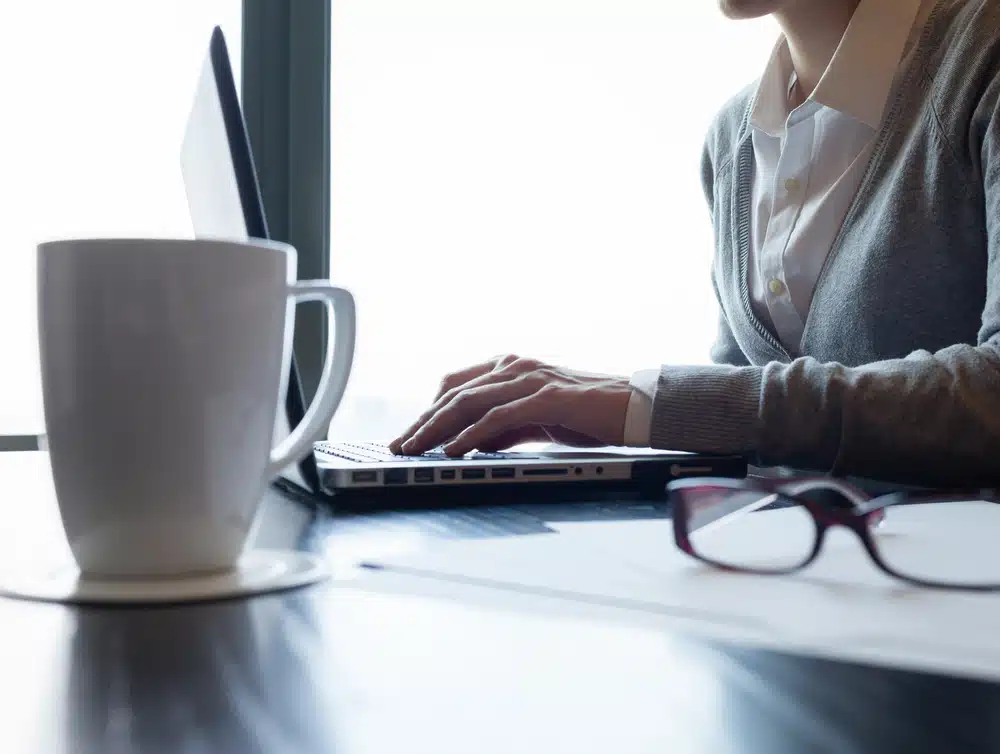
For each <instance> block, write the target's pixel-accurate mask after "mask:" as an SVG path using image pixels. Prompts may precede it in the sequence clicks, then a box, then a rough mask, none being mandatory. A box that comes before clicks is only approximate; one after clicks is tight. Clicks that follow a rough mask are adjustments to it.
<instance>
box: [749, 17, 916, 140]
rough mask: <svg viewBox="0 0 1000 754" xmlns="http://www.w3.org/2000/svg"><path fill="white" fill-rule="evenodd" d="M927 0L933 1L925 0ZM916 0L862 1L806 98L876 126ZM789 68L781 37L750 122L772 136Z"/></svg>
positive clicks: (777, 129)
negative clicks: (816, 83) (814, 89)
mask: <svg viewBox="0 0 1000 754" xmlns="http://www.w3.org/2000/svg"><path fill="white" fill-rule="evenodd" d="M925 3H926V4H927V5H931V4H932V3H930V2H928V0H925ZM920 10H921V0H861V3H860V4H859V5H858V8H857V10H856V11H855V12H854V15H853V16H852V17H851V22H850V24H849V25H848V27H847V31H845V32H844V36H843V38H842V39H841V40H840V45H839V46H838V47H837V50H836V52H835V53H834V55H833V58H832V59H831V60H830V64H829V65H828V66H827V69H826V71H825V72H824V73H823V76H822V78H820V81H819V85H818V86H817V87H816V91H814V92H813V93H812V95H811V96H810V98H809V99H810V100H811V101H814V102H818V103H819V104H821V105H825V106H826V107H829V108H832V109H834V110H837V111H838V112H841V113H844V114H845V115H849V116H850V117H852V118H854V119H855V120H858V121H860V122H862V123H865V124H867V125H868V126H870V127H871V128H872V129H874V130H877V129H878V128H879V126H880V125H881V123H882V115H883V113H884V111H885V105H886V102H887V101H888V99H889V92H890V90H891V89H892V84H893V80H894V79H895V76H896V71H897V69H898V68H899V64H900V60H901V59H902V57H903V54H904V52H905V50H906V48H907V46H908V44H909V43H912V39H913V37H912V34H913V33H914V32H915V25H916V24H915V22H916V21H917V20H918V14H919V16H921V17H923V16H925V15H926V14H925V13H920ZM794 73H795V71H794V68H793V66H792V58H791V55H790V53H789V52H788V43H787V41H786V40H785V38H784V36H782V37H781V39H779V40H778V43H777V44H776V45H775V47H774V50H773V51H772V53H771V57H770V59H769V60H768V63H767V66H766V68H765V69H764V74H763V75H762V76H761V79H760V83H759V84H758V87H757V96H756V99H755V102H754V109H753V112H752V114H751V117H750V122H751V125H753V126H754V128H758V129H760V130H762V131H764V132H765V133H767V134H769V135H771V136H780V135H781V134H782V133H784V130H785V122H786V120H787V119H788V115H789V110H788V91H789V86H790V82H791V81H793V78H792V77H793V76H794Z"/></svg>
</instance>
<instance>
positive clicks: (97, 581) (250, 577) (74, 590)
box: [0, 550, 327, 605]
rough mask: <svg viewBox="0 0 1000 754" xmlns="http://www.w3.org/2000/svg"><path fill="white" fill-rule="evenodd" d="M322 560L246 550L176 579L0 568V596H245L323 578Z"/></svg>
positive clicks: (154, 599)
mask: <svg viewBox="0 0 1000 754" xmlns="http://www.w3.org/2000/svg"><path fill="white" fill-rule="evenodd" d="M326 576H327V569H326V566H325V564H324V562H323V560H322V559H320V558H319V557H317V556H316V555H312V554H310V553H307V552H298V551H295V550H251V551H250V552H248V553H246V554H245V555H244V556H243V557H242V558H241V559H240V562H239V565H238V566H236V568H234V569H232V570H231V571H221V572H218V573H209V574H200V575H197V576H184V577H178V578H150V579H143V578H134V579H108V578H95V577H88V576H85V575H83V574H81V573H80V571H79V569H78V568H77V567H76V566H75V565H67V566H63V567H60V568H56V569H50V570H48V571H41V572H38V573H12V574H6V573H0V595H2V596H7V597H13V598H15V599H24V600H35V601H41V602H65V603H71V604H83V605H110V604H156V603H169V602H201V601H205V600H219V599H232V598H234V597H247V596H250V595H254V594H263V593H265V592H276V591H282V590H285V589H294V588H296V587H301V586H306V585H307V584H312V583H315V582H317V581H321V580H323V579H325V578H326Z"/></svg>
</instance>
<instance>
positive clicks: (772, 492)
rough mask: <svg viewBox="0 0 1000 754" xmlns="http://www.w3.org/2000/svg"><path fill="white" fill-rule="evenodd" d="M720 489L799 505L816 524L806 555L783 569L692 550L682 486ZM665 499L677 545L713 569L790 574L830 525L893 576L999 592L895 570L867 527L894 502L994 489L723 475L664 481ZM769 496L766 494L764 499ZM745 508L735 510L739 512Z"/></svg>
mask: <svg viewBox="0 0 1000 754" xmlns="http://www.w3.org/2000/svg"><path fill="white" fill-rule="evenodd" d="M706 487H712V488H723V489H731V490H733V491H737V492H739V491H744V492H754V491H756V492H760V493H762V494H764V495H765V496H766V497H765V498H764V499H763V500H762V502H761V503H760V504H759V505H758V506H756V509H755V511H753V512H756V510H760V509H763V508H767V507H769V506H770V505H773V504H774V503H780V502H784V503H788V504H791V505H797V506H799V507H800V508H804V509H805V510H806V511H807V512H808V513H809V515H810V516H811V517H812V520H813V524H814V526H815V527H816V537H815V540H814V542H813V549H812V551H811V552H810V553H809V555H808V556H807V557H806V558H805V559H804V560H803V561H802V562H801V563H798V564H797V565H794V566H789V567H786V568H752V567H742V566H737V565H733V564H730V563H723V562H721V561H717V560H714V559H712V558H709V557H706V556H704V555H702V554H700V553H698V552H697V551H696V550H695V548H694V546H693V545H692V544H691V536H690V535H691V531H690V525H689V524H690V510H689V508H688V505H687V501H686V500H685V498H684V493H685V491H688V490H693V489H699V488H706ZM816 491H825V492H834V493H837V494H838V495H839V496H840V497H841V498H842V499H843V501H844V502H845V503H846V505H844V506H842V507H841V506H835V505H828V504H825V503H819V502H816V501H814V500H810V499H808V498H807V497H805V495H806V494H808V493H810V492H816ZM667 495H668V500H669V502H670V504H671V511H672V513H671V515H672V518H673V526H674V540H675V542H676V543H677V547H678V548H680V549H681V550H682V551H683V552H684V553H686V554H687V555H689V556H691V557H692V558H694V559H695V560H699V561H701V562H703V563H707V564H708V565H711V566H713V567H715V568H719V569H721V570H724V571H731V572H735V573H752V574H758V575H764V576H780V575H787V574H790V573H795V572H796V571H800V570H802V569H803V568H806V567H807V566H809V565H810V564H811V563H812V562H813V561H814V560H816V558H817V557H818V556H819V553H820V552H821V551H822V549H823V542H824V541H825V538H826V533H827V531H829V530H830V529H832V528H834V527H837V526H843V527H844V528H847V529H850V530H851V531H852V532H854V533H855V534H856V535H857V536H858V538H859V539H860V540H861V544H862V545H863V546H864V549H865V551H866V552H867V553H868V556H869V557H870V558H871V560H872V561H873V562H874V563H875V565H876V566H878V567H879V568H880V569H881V570H882V571H884V572H885V573H887V574H889V575H890V576H892V577H893V578H896V579H899V580H901V581H904V582H907V583H909V584H915V585H917V586H921V587H929V588H932V589H950V590H960V591H969V592H994V591H1000V582H997V583H995V584H971V583H970V584H960V583H952V582H943V581H932V580H928V579H921V578H918V577H915V576H910V575H908V574H905V573H900V572H899V571H897V570H896V569H894V568H893V567H892V566H891V565H889V564H888V563H886V562H885V560H883V559H882V556H881V554H880V553H879V550H878V545H877V544H876V543H875V541H874V539H873V538H872V531H873V529H875V528H876V527H877V525H878V524H879V523H881V521H882V520H883V519H884V518H885V511H886V509H887V508H891V507H893V506H896V505H908V504H913V503H934V502H939V503H945V502H962V501H971V500H975V501H985V502H990V503H997V504H1000V497H998V494H997V490H992V489H991V490H967V491H965V492H961V493H957V492H948V493H945V492H942V491H930V492H918V493H914V492H892V493H889V494H886V495H878V496H876V497H872V496H870V495H868V494H867V493H865V492H864V491H862V490H860V489H858V488H857V487H855V486H853V485H850V484H848V483H846V482H843V481H841V480H839V479H836V478H832V477H800V478H791V479H765V478H757V477H747V478H746V479H733V478H725V477H700V478H699V477H692V478H690V479H680V480H677V481H673V482H670V483H669V484H668V485H667ZM769 498H770V499H769ZM746 507H749V506H744V508H741V509H740V511H745V510H746Z"/></svg>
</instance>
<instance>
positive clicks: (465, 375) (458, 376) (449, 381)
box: [433, 356, 503, 403]
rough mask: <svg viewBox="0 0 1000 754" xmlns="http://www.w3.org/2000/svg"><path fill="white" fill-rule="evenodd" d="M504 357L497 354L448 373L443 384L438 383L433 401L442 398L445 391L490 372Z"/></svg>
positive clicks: (435, 401) (442, 381)
mask: <svg viewBox="0 0 1000 754" xmlns="http://www.w3.org/2000/svg"><path fill="white" fill-rule="evenodd" d="M502 359H503V357H502V356H497V357H494V358H492V359H489V360H488V361H484V362H481V363H479V364H473V365H472V366H471V367H466V368H465V369H460V370H459V371H457V372H452V373H451V374H449V375H446V376H445V377H444V379H442V380H441V384H440V385H438V390H437V394H436V395H435V396H434V401H433V403H437V402H438V401H439V400H441V398H442V397H443V396H444V395H445V393H448V392H449V391H451V390H454V389H455V388H457V387H461V386H462V385H465V384H466V383H468V382H470V381H472V380H474V379H476V378H477V377H482V376H483V375H484V374H489V373H490V372H492V371H493V370H494V369H496V368H497V367H499V366H500V364H501V362H502Z"/></svg>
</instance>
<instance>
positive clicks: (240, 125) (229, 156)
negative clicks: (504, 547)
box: [181, 27, 747, 504]
mask: <svg viewBox="0 0 1000 754" xmlns="http://www.w3.org/2000/svg"><path fill="white" fill-rule="evenodd" d="M181 168H182V174H183V180H184V187H185V192H186V194H187V201H188V206H189V209H190V213H191V220H192V223H193V227H194V232H195V235H196V236H199V237H216V238H219V237H223V238H237V239H247V238H262V239H266V238H268V237H269V236H268V228H267V220H266V218H265V215H264V207H263V203H262V201H261V192H260V184H259V182H258V177H257V174H256V170H255V168H254V160H253V155H252V151H251V148H250V142H249V138H248V136H247V131H246V125H245V122H244V118H243V113H242V110H241V108H240V102H239V98H238V96H237V92H236V85H235V82H234V79H233V74H232V68H231V65H230V59H229V55H228V52H227V48H226V41H225V38H224V36H223V33H222V30H221V29H219V28H218V27H216V28H215V29H214V31H213V33H212V36H211V41H210V44H209V50H208V55H207V57H206V60H205V63H204V66H203V68H202V71H201V74H200V76H199V79H198V83H197V87H196V93H195V98H194V104H193V106H192V109H191V113H190V116H189V118H188V122H187V126H186V129H185V132H184V137H183V143H182V147H181ZM359 304H360V306H362V307H363V306H364V305H365V302H363V301H362V302H359ZM290 369H291V374H290V375H289V379H288V381H287V382H288V387H287V392H286V395H285V396H284V410H283V411H282V410H279V411H278V412H277V414H278V416H277V420H276V426H275V441H276V442H277V441H280V440H281V439H282V438H283V437H284V436H286V435H287V434H288V432H289V431H290V428H291V427H294V426H295V425H296V424H297V423H298V422H299V421H300V420H301V419H302V416H303V414H304V408H305V407H304V405H303V394H302V388H301V382H300V380H299V373H298V369H297V367H296V363H295V359H294V357H293V358H292V360H291V365H290ZM746 471H747V464H746V459H745V458H743V457H741V456H715V455H701V454H691V453H679V452H661V451H637V450H635V449H608V450H602V451H596V452H595V451H580V450H573V449H562V448H557V449H554V450H545V451H537V452H530V451H528V452H525V451H510V452H500V453H471V454H469V455H467V456H465V457H462V458H450V457H448V456H446V455H445V454H444V453H443V452H440V449H438V450H437V451H435V452H430V453H426V454H424V455H421V456H396V455H393V454H392V453H391V452H390V451H389V450H388V448H387V447H386V446H384V445H380V444H378V443H372V442H329V441H321V442H317V443H316V444H315V452H314V453H313V454H312V455H311V456H309V457H307V458H306V459H304V460H303V461H302V462H301V463H299V464H297V465H294V466H291V467H289V468H288V469H286V470H285V471H284V472H283V473H282V475H281V479H280V480H278V483H279V484H280V485H281V486H284V487H286V488H288V487H290V488H293V489H294V490H295V491H300V492H305V493H307V494H309V495H319V496H326V497H329V496H339V497H340V498H341V499H344V498H345V496H352V497H357V496H361V497H362V498H364V497H365V496H371V497H372V499H375V498H376V497H377V498H378V499H380V500H384V499H386V497H387V494H386V493H389V495H388V497H390V498H391V499H392V500H393V504H398V502H399V501H400V500H401V499H403V500H405V499H414V500H416V499H417V495H416V493H418V492H419V490H420V489H423V490H428V491H432V492H433V494H435V495H439V494H441V493H442V492H444V491H445V490H448V489H452V488H457V489H459V490H467V488H469V487H487V486H488V487H491V488H500V487H504V488H511V487H516V488H517V489H518V490H520V491H522V492H523V491H526V488H527V487H533V486H544V487H545V489H546V490H547V491H548V490H550V489H551V485H556V484H558V485H567V486H573V487H574V488H575V489H577V490H582V486H583V485H590V486H595V485H596V486H600V487H604V486H608V485H612V486H615V487H621V486H625V487H643V488H644V489H647V490H650V489H652V490H655V491H656V492H658V493H662V491H663V486H664V485H665V484H666V483H667V482H669V481H671V480H674V479H678V478H682V477H690V476H739V477H741V476H745V475H746ZM483 491H485V490H483ZM470 497H472V498H478V497H480V496H478V495H477V496H470Z"/></svg>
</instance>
